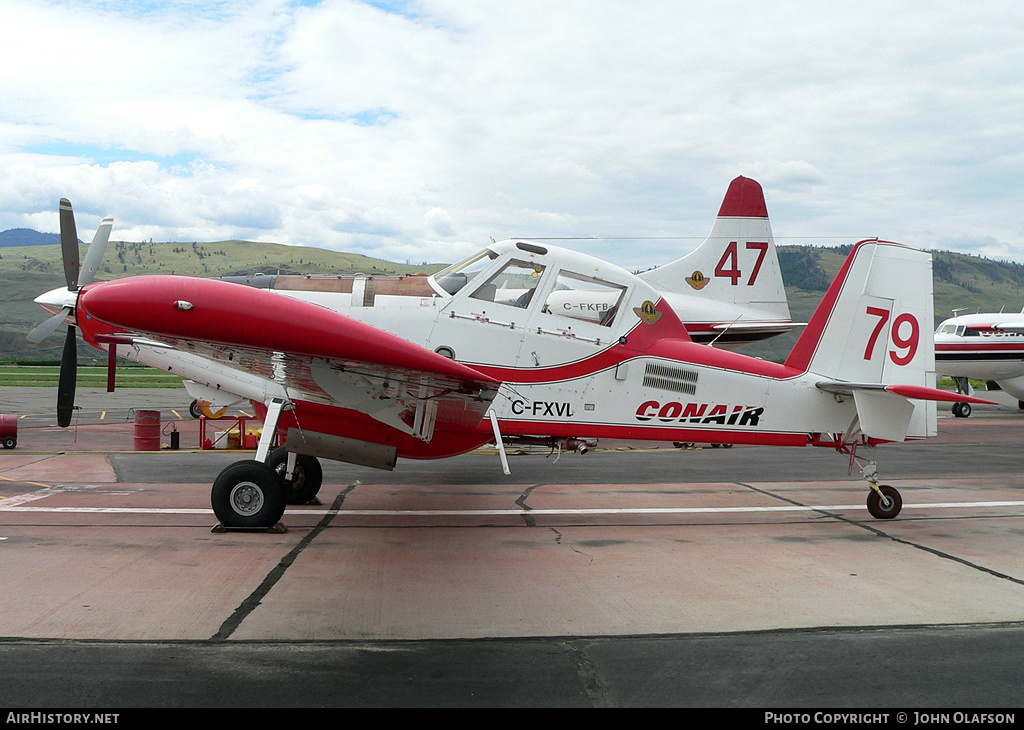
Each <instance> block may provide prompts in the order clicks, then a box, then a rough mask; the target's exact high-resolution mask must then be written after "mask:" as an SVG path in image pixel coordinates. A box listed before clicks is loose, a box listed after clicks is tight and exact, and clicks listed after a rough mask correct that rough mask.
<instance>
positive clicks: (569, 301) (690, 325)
mask: <svg viewBox="0 0 1024 730" xmlns="http://www.w3.org/2000/svg"><path fill="white" fill-rule="evenodd" d="M532 245H536V246H538V247H547V245H548V244H547V243H545V242H543V241H536V242H534V243H533V244H532ZM499 255H500V254H499V252H498V250H497V249H496V248H495V247H494V246H491V247H488V248H486V249H484V250H482V251H479V252H477V253H476V254H474V255H473V256H471V257H469V258H468V259H466V260H464V261H461V262H459V263H457V264H454V265H453V266H451V267H449V268H448V269H445V270H444V271H442V272H440V273H438V274H437V275H435V276H434V277H432V279H433V281H435V282H436V283H437V285H439V286H440V287H442V289H443V290H444V291H445V293H447V294H454V293H455V292H456V291H458V290H459V288H461V287H462V285H463V284H465V282H466V281H467V279H468V278H472V277H473V276H475V275H476V274H477V272H479V271H480V270H481V269H483V268H486V267H488V266H490V264H491V262H492V261H493V260H494V259H495V258H497V257H498V256H499ZM639 277H640V278H641V279H642V280H644V281H646V282H648V283H649V284H650V285H651V286H652V287H653V288H654V289H655V291H657V292H658V294H659V295H661V296H662V297H663V298H664V299H665V301H666V302H668V303H669V304H670V305H671V306H672V308H673V309H674V310H675V311H676V313H677V314H678V315H679V318H680V319H681V320H682V322H683V324H684V326H685V327H686V331H687V334H689V336H690V338H691V339H692V340H693V341H694V342H703V343H714V345H715V347H720V348H723V349H727V350H735V349H738V348H740V347H742V346H744V345H747V344H750V343H752V342H757V341H760V340H763V339H766V338H768V337H774V336H775V335H779V334H782V333H784V332H788V331H790V330H792V329H794V328H795V327H801V326H803V324H798V323H794V322H793V321H792V319H791V317H790V313H789V304H788V302H787V300H786V290H785V287H784V286H783V282H782V268H781V267H780V265H779V256H778V252H777V251H776V248H775V239H774V238H773V236H772V230H771V225H770V223H769V221H768V208H767V206H766V205H765V200H764V191H763V190H762V189H761V186H760V185H759V184H758V183H757V182H756V181H754V180H751V179H749V178H745V177H737V178H736V179H735V180H733V181H732V182H731V183H730V185H729V189H728V190H727V191H726V194H725V198H724V199H723V201H722V206H721V208H720V209H719V212H718V217H717V218H716V220H715V223H714V225H713V227H712V229H711V233H710V234H709V235H708V237H707V238H706V239H705V240H704V241H703V243H701V245H700V246H698V247H697V248H696V249H694V250H693V251H692V252H690V253H689V254H687V255H685V256H683V257H682V258H680V259H678V260H676V261H673V262H672V263H669V264H666V265H664V266H660V267H658V268H655V269H651V270H649V271H645V272H643V273H642V274H640V275H639ZM222 278H223V279H225V280H227V281H232V282H235V283H241V284H248V285H250V286H257V287H260V288H265V289H272V290H274V291H278V292H281V293H283V294H288V295H289V296H292V297H295V298H296V299H302V300H303V301H307V302H311V303H314V304H319V305H321V306H324V307H328V308H330V309H333V310H335V311H337V312H343V313H348V311H349V310H350V309H351V308H353V307H372V306H411V307H417V306H419V305H420V302H421V300H424V299H429V298H430V297H433V296H435V294H436V292H435V291H434V289H433V288H432V287H431V285H430V283H429V281H428V277H426V276H378V275H373V276H364V275H356V276H310V275H275V274H269V275H262V274H261V275H257V276H244V277H243V276H229V277H222ZM562 289H563V292H562V293H561V294H560V295H557V296H555V297H554V298H553V299H552V300H551V301H549V302H548V306H549V307H551V308H554V309H557V310H559V312H560V313H562V314H565V315H567V316H572V317H576V318H578V319H586V320H590V321H593V322H599V321H600V320H601V318H602V317H607V316H609V311H610V310H611V309H612V308H613V307H614V306H615V297H614V295H612V294H610V293H608V292H606V291H602V290H601V288H600V287H595V286H590V287H587V286H583V285H582V284H580V283H579V282H575V283H574V284H573V286H572V287H562ZM532 291H533V290H532V288H529V287H526V286H524V285H523V284H522V282H516V281H514V280H510V281H506V282H502V288H501V289H500V290H496V291H495V292H494V297H495V301H502V302H506V303H513V302H516V301H517V300H519V299H520V298H521V297H522V298H525V297H529V296H530V295H531V294H530V293H531V292H532Z"/></svg>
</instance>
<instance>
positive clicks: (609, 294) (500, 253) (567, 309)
mask: <svg viewBox="0 0 1024 730" xmlns="http://www.w3.org/2000/svg"><path fill="white" fill-rule="evenodd" d="M498 259H501V260H500V261H498ZM432 278H433V282H434V285H435V287H436V288H437V289H438V290H439V291H444V292H446V293H448V294H450V295H453V296H454V295H456V294H460V293H462V292H464V291H465V292H468V294H464V293H463V294H462V296H467V297H468V298H469V299H472V300H479V301H482V302H494V303H495V304H500V305H503V306H509V307H515V308H519V309H524V310H525V309H527V308H528V307H530V304H531V302H533V300H534V298H535V295H537V294H538V292H540V297H541V300H543V304H541V305H539V308H540V311H541V312H542V313H545V314H551V315H556V316H562V317H568V318H571V319H574V320H578V321H585V322H590V323H593V324H598V325H602V326H606V327H609V326H611V325H612V324H613V322H614V321H615V317H616V314H617V313H618V312H619V310H620V309H621V307H622V305H623V302H624V301H625V299H626V296H627V293H628V291H629V289H630V287H631V286H635V285H639V286H640V287H642V288H647V287H646V285H645V284H644V283H643V282H641V281H640V280H639V279H636V277H634V276H633V275H632V274H630V273H629V272H627V271H624V270H623V269H620V268H618V267H616V266H613V265H609V264H607V263H605V262H603V261H600V260H599V259H596V258H593V257H591V256H587V255H586V254H580V253H577V252H574V251H568V250H565V249H560V248H557V247H553V246H544V245H540V244H537V243H531V242H527V241H503V242H500V243H495V244H492V245H491V246H488V247H487V248H485V249H483V250H482V251H478V252H477V253H475V254H473V255H472V256H470V257H469V258H466V259H464V260H462V261H460V262H458V263H456V264H453V265H451V266H449V267H448V268H446V269H443V270H442V271H439V272H438V273H436V274H435V275H434V276H433V277H432ZM538 301H540V300H538Z"/></svg>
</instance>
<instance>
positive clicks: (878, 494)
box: [868, 484, 903, 520]
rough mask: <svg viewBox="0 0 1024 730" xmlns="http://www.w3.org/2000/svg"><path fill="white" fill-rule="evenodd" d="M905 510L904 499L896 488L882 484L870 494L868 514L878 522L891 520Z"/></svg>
mask: <svg viewBox="0 0 1024 730" xmlns="http://www.w3.org/2000/svg"><path fill="white" fill-rule="evenodd" d="M901 509H903V497H901V496H900V493H899V492H898V491H897V490H896V488H895V487H890V486H889V485H888V484H882V485H880V486H879V487H878V489H877V490H875V489H872V490H871V491H870V492H868V512H870V513H871V516H872V517H874V518H875V519H878V520H891V519H892V518H893V517H895V516H896V515H898V514H899V513H900V510H901Z"/></svg>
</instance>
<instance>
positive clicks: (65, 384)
mask: <svg viewBox="0 0 1024 730" xmlns="http://www.w3.org/2000/svg"><path fill="white" fill-rule="evenodd" d="M113 225H114V219H113V218H111V217H107V218H104V219H103V222H102V223H101V224H100V227H99V228H98V229H97V230H96V235H95V236H93V239H92V243H91V244H90V245H89V250H88V252H87V253H86V255H85V266H84V267H83V266H81V263H80V259H79V252H78V230H77V227H76V226H75V213H74V210H73V209H72V207H71V201H69V200H68V199H67V198H61V201H60V248H61V258H62V259H63V261H64V280H65V282H66V283H67V289H55V290H53V291H51V292H47V293H46V294H43V295H41V296H39V297H37V298H36V303H37V304H39V305H40V306H41V307H43V308H44V309H46V310H47V311H50V312H53V311H54V308H55V307H59V309H58V310H57V311H56V312H55V313H54V315H53V316H52V317H50V318H49V319H47V320H45V321H44V322H42V323H41V324H40V325H38V326H37V327H35V329H33V330H32V331H31V332H29V333H28V341H29V342H33V343H38V342H42V341H43V340H44V339H46V338H47V337H49V336H50V335H51V334H53V333H54V332H55V331H56V330H57V328H58V327H60V325H61V324H62V323H63V322H64V321H65V320H66V319H67V318H68V317H72V318H73V317H74V314H75V305H76V301H77V298H78V290H79V289H81V288H82V287H83V286H85V285H86V284H89V283H91V282H92V280H93V278H94V277H95V276H96V270H97V268H98V267H99V263H100V261H101V260H102V259H103V253H104V251H105V250H106V248H107V241H108V240H109V238H110V229H111V228H112V227H113ZM77 376H78V352H77V338H76V332H75V326H74V324H71V323H68V331H67V334H66V335H65V337H64V350H63V353H62V354H61V360H60V378H59V381H58V386H57V425H58V426H60V427H61V428H66V427H67V426H69V425H70V424H71V415H72V413H73V412H74V408H75V382H76V380H77Z"/></svg>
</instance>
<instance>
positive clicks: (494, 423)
mask: <svg viewBox="0 0 1024 730" xmlns="http://www.w3.org/2000/svg"><path fill="white" fill-rule="evenodd" d="M487 415H488V416H490V418H491V428H493V429H494V443H495V444H496V445H497V446H498V456H500V457H501V470H502V471H503V472H505V474H506V475H507V474H511V473H512V472H511V471H509V469H508V457H506V456H505V444H504V442H503V441H502V440H501V431H500V430H499V429H498V415H497V414H496V413H495V412H494V409H493V408H489V409H488V410H487Z"/></svg>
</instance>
